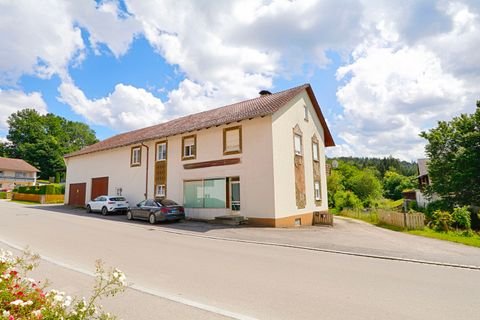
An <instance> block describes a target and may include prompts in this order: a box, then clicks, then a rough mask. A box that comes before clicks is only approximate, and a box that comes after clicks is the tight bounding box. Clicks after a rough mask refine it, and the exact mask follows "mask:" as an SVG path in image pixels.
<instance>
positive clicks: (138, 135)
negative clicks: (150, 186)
mask: <svg viewBox="0 0 480 320" xmlns="http://www.w3.org/2000/svg"><path fill="white" fill-rule="evenodd" d="M308 88H310V89H311V86H310V84H308V83H305V84H302V85H299V86H296V87H293V88H289V89H285V90H282V91H279V92H275V93H272V94H268V95H264V96H257V97H255V98H251V99H247V100H242V101H238V102H234V103H231V104H228V105H224V106H220V107H217V108H213V109H209V110H204V111H201V112H197V113H192V114H188V115H184V116H182V117H179V118H174V119H171V120H168V121H165V122H162V123H158V124H155V125H152V126H148V127H144V128H140V129H135V130H132V131H127V132H123V133H119V134H117V135H114V136H112V137H109V138H107V139H105V140H102V141H100V142H98V143H96V144H93V145H90V146H87V147H85V148H83V149H81V150H78V151H75V152H72V153H69V154H66V155H65V156H64V157H66V158H68V157H72V156H76V155H81V154H86V153H91V152H96V151H101V150H107V149H113V148H118V147H122V146H127V145H132V144H136V143H141V142H143V141H148V140H152V139H158V138H162V137H168V136H173V135H177V134H182V133H185V132H189V131H194V130H200V129H204V128H208V127H211V126H218V125H222V124H226V123H230V122H235V121H241V120H244V119H248V118H256V117H260V116H265V115H268V114H272V113H274V112H276V111H277V110H278V109H280V108H281V107H282V106H283V105H285V103H287V102H288V101H290V100H291V99H293V97H294V96H296V95H297V94H298V92H299V91H300V90H303V89H308ZM289 93H295V94H294V95H293V96H291V95H289ZM286 99H287V100H286ZM221 110H224V112H223V113H222V114H221V115H220V114H219V113H218V112H219V111H221Z"/></svg>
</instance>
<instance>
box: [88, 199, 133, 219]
mask: <svg viewBox="0 0 480 320" xmlns="http://www.w3.org/2000/svg"><path fill="white" fill-rule="evenodd" d="M93 211H96V212H101V213H102V214H103V215H104V216H106V215H107V214H109V213H111V212H127V211H128V201H127V199H125V197H120V196H99V197H96V198H95V199H93V200H92V201H89V202H88V203H87V212H88V213H90V212H93Z"/></svg>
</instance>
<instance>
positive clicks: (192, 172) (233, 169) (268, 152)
mask: <svg viewBox="0 0 480 320" xmlns="http://www.w3.org/2000/svg"><path fill="white" fill-rule="evenodd" d="M238 125H241V126H242V138H243V139H242V153H240V154H233V155H227V156H224V155H223V129H224V128H226V127H232V126H238ZM192 134H196V135H197V156H196V159H194V160H185V161H182V160H181V152H182V150H181V148H182V137H183V136H188V135H192ZM164 140H165V139H159V140H152V141H149V142H146V143H145V144H146V145H147V146H149V148H150V153H149V178H148V196H149V197H153V196H154V188H155V185H154V171H155V170H154V167H155V143H156V142H158V141H164ZM166 140H167V141H168V151H167V153H168V154H167V159H168V161H167V186H166V189H167V190H166V191H167V198H170V199H172V200H174V201H176V202H178V203H180V204H183V181H184V180H196V179H209V178H224V177H235V176H238V177H240V199H241V211H240V214H241V215H244V216H247V217H259V218H273V217H274V202H273V197H274V195H273V169H272V168H273V158H272V130H271V118H270V117H264V118H256V119H252V120H244V121H241V122H235V123H231V124H229V125H222V126H219V127H214V128H209V129H204V130H199V131H194V132H189V133H185V134H184V135H176V136H173V137H168V138H167V139H166ZM131 147H132V146H128V147H122V148H117V149H112V150H107V151H101V152H96V153H91V154H86V155H82V156H78V157H73V158H67V159H66V161H67V181H66V188H67V189H66V191H65V203H68V194H69V189H68V188H69V185H70V184H71V183H82V182H85V183H86V184H87V185H86V198H87V199H86V201H88V200H89V199H90V193H91V179H92V178H95V177H104V176H108V177H109V184H108V189H109V194H115V190H116V188H118V187H121V188H122V189H123V193H122V195H123V196H125V197H126V198H127V199H128V201H129V202H130V204H131V205H135V204H136V203H137V202H139V201H141V200H143V198H144V196H143V195H144V192H145V168H146V167H145V166H146V148H144V147H143V148H142V164H141V166H139V167H130V150H131ZM228 158H240V163H239V164H234V165H227V166H217V167H210V168H199V169H189V170H186V169H184V168H183V165H184V164H187V163H197V162H202V161H209V160H219V159H228ZM186 213H187V216H189V217H192V218H202V219H213V218H214V217H215V216H220V215H225V214H229V213H230V210H229V209H187V210H186Z"/></svg>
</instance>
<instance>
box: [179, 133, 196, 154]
mask: <svg viewBox="0 0 480 320" xmlns="http://www.w3.org/2000/svg"><path fill="white" fill-rule="evenodd" d="M195 144H196V136H188V137H183V140H182V145H183V159H191V158H195V155H196V146H195Z"/></svg>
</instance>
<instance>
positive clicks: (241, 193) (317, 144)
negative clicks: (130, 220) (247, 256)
mask: <svg viewBox="0 0 480 320" xmlns="http://www.w3.org/2000/svg"><path fill="white" fill-rule="evenodd" d="M333 145H334V142H333V139H332V136H331V134H330V132H329V130H328V128H327V125H326V123H325V119H324V118H323V115H322V112H321V110H320V107H319V105H318V102H317V101H316V99H315V96H314V94H313V91H312V88H311V87H310V85H308V84H307V85H303V86H299V87H296V88H292V89H289V90H286V91H282V92H279V93H274V94H270V93H268V92H266V93H264V94H263V95H261V96H260V97H257V98H255V99H251V100H247V101H243V102H239V103H236V104H232V105H228V106H225V107H221V108H217V109H214V110H210V111H206V112H202V113H198V114H194V115H190V116H186V117H183V118H179V119H175V120H172V121H169V122H166V123H163V124H160V125H156V126H153V127H148V128H143V129H140V130H135V131H131V132H127V133H124V134H120V135H117V136H114V137H112V138H109V139H106V140H104V141H101V142H99V143H97V144H94V145H92V146H89V147H86V148H84V149H82V150H80V151H78V152H75V153H72V154H69V155H66V156H65V161H66V164H67V181H66V194H65V202H66V203H67V204H70V205H80V206H83V205H85V203H86V202H87V201H89V200H90V199H93V198H95V197H96V196H98V195H100V194H118V195H123V196H125V197H126V198H127V199H128V200H129V202H130V204H131V205H135V203H137V202H139V201H141V200H143V199H145V197H147V198H153V197H167V198H169V199H172V200H174V201H176V202H178V203H179V204H182V205H184V207H185V212H186V216H187V217H188V218H194V219H207V220H208V219H214V218H215V217H218V216H226V215H241V216H244V217H247V218H248V223H249V224H253V225H262V226H272V227H282V226H293V225H298V224H301V225H306V224H307V225H308V224H312V221H313V214H314V212H322V211H327V210H328V203H327V186H326V176H325V148H326V147H328V146H333Z"/></svg>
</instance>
